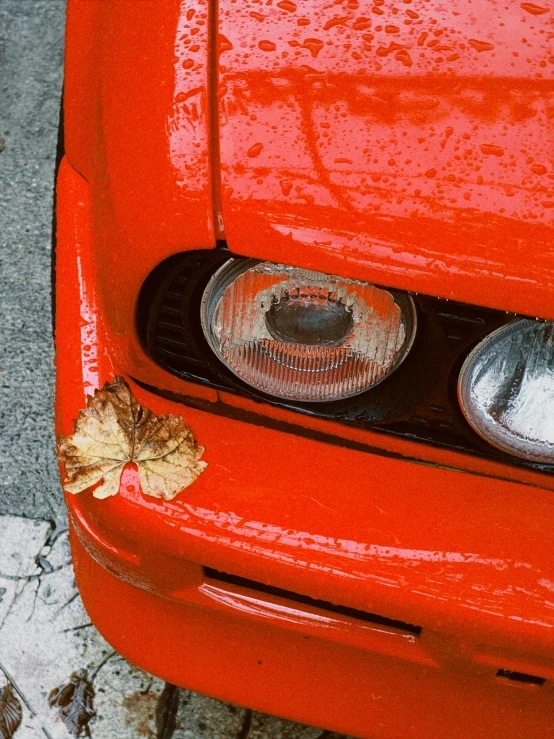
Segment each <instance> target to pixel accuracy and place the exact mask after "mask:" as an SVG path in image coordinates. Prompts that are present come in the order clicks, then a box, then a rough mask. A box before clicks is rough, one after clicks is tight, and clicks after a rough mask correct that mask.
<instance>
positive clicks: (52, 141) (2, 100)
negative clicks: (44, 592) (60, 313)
mask: <svg viewBox="0 0 554 739" xmlns="http://www.w3.org/2000/svg"><path fill="white" fill-rule="evenodd" d="M64 11H65V0H0V137H2V139H3V141H4V144H3V146H4V149H3V151H2V152H1V153H0V274H1V276H2V286H1V289H0V316H1V319H0V378H1V379H0V435H1V444H0V469H1V470H2V475H1V476H0V485H1V492H0V513H20V514H25V515H28V516H33V517H46V518H58V519H61V518H62V517H63V503H62V498H61V496H60V486H59V481H58V479H57V467H56V463H55V459H54V455H53V448H54V447H53V443H54V442H53V426H52V400H53V387H54V366H53V347H52V340H51V317H50V253H51V231H52V193H53V185H54V166H55V153H56V139H57V128H58V118H59V107H60V93H61V86H62V59H63V32H64ZM0 144H1V142H0Z"/></svg>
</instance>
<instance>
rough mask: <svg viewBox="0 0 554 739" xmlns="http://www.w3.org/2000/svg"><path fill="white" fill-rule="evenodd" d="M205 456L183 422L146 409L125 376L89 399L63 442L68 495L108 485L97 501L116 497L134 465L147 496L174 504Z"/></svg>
mask: <svg viewBox="0 0 554 739" xmlns="http://www.w3.org/2000/svg"><path fill="white" fill-rule="evenodd" d="M203 452H204V448H203V447H201V446H198V444H197V443H196V441H195V439H194V436H193V435H192V432H191V430H190V429H189V427H188V426H186V424H185V422H184V421H183V419H182V418H181V417H177V416H172V415H171V414H169V415H167V416H157V415H156V414H155V413H152V411H150V410H149V409H148V408H143V407H142V406H141V405H140V404H139V403H138V401H137V399H136V398H135V396H134V395H133V393H132V392H131V388H130V387H129V385H128V384H127V383H126V382H125V380H124V379H123V378H122V377H115V378H114V381H113V382H112V383H106V384H105V385H104V387H103V388H101V389H100V390H96V392H95V393H94V396H88V398H87V407H86V409H85V410H82V411H81V412H80V413H79V418H78V419H77V421H76V422H75V432H74V433H73V434H72V435H71V436H60V437H59V438H58V459H59V460H60V462H63V464H64V465H65V472H66V475H67V480H66V481H65V483H64V488H65V490H67V491H68V492H69V493H80V492H82V491H83V490H86V489H87V488H89V487H91V485H95V484H96V483H97V482H99V481H100V480H103V483H102V484H101V485H99V486H98V487H97V488H96V489H95V491H94V493H93V495H94V497H95V498H108V497H110V496H111V495H116V494H117V493H118V491H119V483H120V479H121V473H122V471H123V468H124V467H125V465H126V464H127V463H128V462H134V463H135V464H136V465H137V468H138V474H139V480H140V485H141V488H142V492H143V493H144V494H145V495H152V496H154V497H156V498H163V499H164V500H171V499H172V498H174V497H175V496H176V495H177V494H178V493H180V492H181V490H183V489H184V488H186V487H187V486H188V485H190V484H191V483H193V482H194V481H195V480H196V478H197V477H198V475H199V474H200V473H201V472H202V470H203V469H204V468H205V467H206V462H201V461H200V457H201V456H202V454H203Z"/></svg>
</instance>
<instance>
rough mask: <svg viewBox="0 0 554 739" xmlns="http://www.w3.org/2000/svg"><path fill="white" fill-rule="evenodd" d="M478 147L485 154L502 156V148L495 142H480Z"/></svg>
mask: <svg viewBox="0 0 554 739" xmlns="http://www.w3.org/2000/svg"><path fill="white" fill-rule="evenodd" d="M479 148H480V149H481V152H482V153H483V154H484V155H485V156H495V157H501V156H504V149H503V148H502V147H501V146H497V145H496V144H481V146H480V147H479Z"/></svg>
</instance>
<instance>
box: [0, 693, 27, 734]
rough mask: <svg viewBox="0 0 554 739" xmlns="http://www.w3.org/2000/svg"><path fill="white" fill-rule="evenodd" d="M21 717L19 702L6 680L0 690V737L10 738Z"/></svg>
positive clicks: (21, 711) (21, 710)
mask: <svg viewBox="0 0 554 739" xmlns="http://www.w3.org/2000/svg"><path fill="white" fill-rule="evenodd" d="M22 718H23V709H22V707H21V702H20V700H19V698H18V697H17V695H16V694H15V692H14V689H13V687H12V684H11V683H9V682H8V683H6V685H4V687H3V688H2V690H0V739H12V736H13V735H14V734H15V732H16V731H17V729H18V727H19V724H20V723H21V719H22Z"/></svg>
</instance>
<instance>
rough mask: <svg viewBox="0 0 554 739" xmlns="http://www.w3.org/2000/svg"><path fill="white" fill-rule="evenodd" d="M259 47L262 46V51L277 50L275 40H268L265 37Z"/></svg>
mask: <svg viewBox="0 0 554 739" xmlns="http://www.w3.org/2000/svg"><path fill="white" fill-rule="evenodd" d="M258 48H260V49H261V50H262V51H275V49H276V48H277V47H276V46H275V44H274V43H273V41H268V40H267V39H263V40H262V41H260V43H259V44H258Z"/></svg>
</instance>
